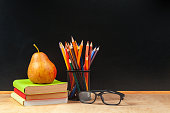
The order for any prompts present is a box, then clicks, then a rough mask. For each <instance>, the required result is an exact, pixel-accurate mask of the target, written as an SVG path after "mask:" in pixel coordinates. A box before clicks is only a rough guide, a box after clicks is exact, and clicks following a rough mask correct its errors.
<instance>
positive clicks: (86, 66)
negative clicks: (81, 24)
mask: <svg viewBox="0 0 170 113" xmlns="http://www.w3.org/2000/svg"><path fill="white" fill-rule="evenodd" d="M88 53H89V41H87V45H86V53H85V68H86V70H88V68H89V66H88V57H89V55H88Z"/></svg>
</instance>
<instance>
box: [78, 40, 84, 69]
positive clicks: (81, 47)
mask: <svg viewBox="0 0 170 113" xmlns="http://www.w3.org/2000/svg"><path fill="white" fill-rule="evenodd" d="M82 49H83V40H82V41H81V44H80V49H79V51H78V57H77V64H78V66H79V69H81V64H80V58H81V54H82Z"/></svg>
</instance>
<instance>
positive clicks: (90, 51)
mask: <svg viewBox="0 0 170 113" xmlns="http://www.w3.org/2000/svg"><path fill="white" fill-rule="evenodd" d="M92 47H93V44H92V42H91V43H90V49H89V58H88V66H89V68H88V69H90V61H91V53H92Z"/></svg>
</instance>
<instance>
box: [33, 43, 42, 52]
mask: <svg viewBox="0 0 170 113" xmlns="http://www.w3.org/2000/svg"><path fill="white" fill-rule="evenodd" d="M33 45H34V47H35V48H36V49H37V51H38V53H39V52H40V51H39V49H38V47H37V46H36V45H35V44H33Z"/></svg>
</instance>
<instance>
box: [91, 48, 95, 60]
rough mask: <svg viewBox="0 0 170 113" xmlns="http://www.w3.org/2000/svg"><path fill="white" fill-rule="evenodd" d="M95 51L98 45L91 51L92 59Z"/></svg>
mask: <svg viewBox="0 0 170 113" xmlns="http://www.w3.org/2000/svg"><path fill="white" fill-rule="evenodd" d="M95 51H96V47H95V48H94V49H93V51H92V53H91V59H92V57H93V55H94V53H95Z"/></svg>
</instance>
